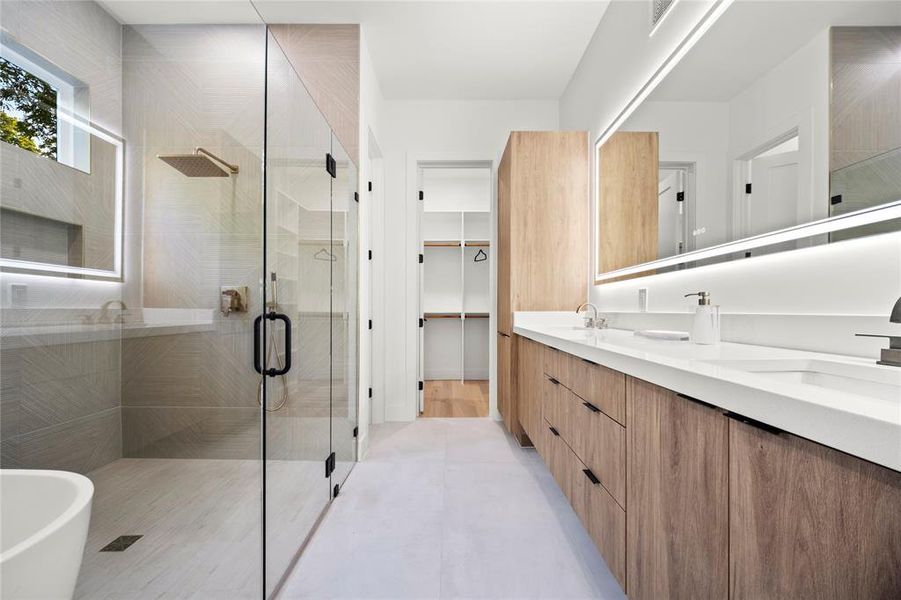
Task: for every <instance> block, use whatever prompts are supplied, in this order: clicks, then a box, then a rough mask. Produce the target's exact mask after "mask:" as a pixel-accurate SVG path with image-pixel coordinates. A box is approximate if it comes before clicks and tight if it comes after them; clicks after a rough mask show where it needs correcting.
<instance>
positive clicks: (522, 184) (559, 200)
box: [497, 131, 590, 444]
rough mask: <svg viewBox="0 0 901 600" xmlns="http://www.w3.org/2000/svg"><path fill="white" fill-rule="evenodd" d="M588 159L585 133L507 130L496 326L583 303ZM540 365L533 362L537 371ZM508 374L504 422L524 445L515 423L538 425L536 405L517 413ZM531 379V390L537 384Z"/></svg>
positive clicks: (519, 387) (519, 385)
mask: <svg viewBox="0 0 901 600" xmlns="http://www.w3.org/2000/svg"><path fill="white" fill-rule="evenodd" d="M589 165H590V156H589V143H588V133H587V132H585V131H514V132H511V133H510V137H509V138H508V140H507V145H506V147H505V148H504V153H503V156H502V157H501V161H500V164H499V165H498V173H497V178H498V182H497V186H498V188H497V202H498V206H497V216H498V231H497V241H498V244H497V328H498V331H500V332H502V333H505V334H507V335H513V313H514V312H515V311H542V310H575V309H576V307H577V306H579V304H581V303H582V302H584V301H585V298H586V296H587V290H586V287H585V273H586V271H587V269H588V263H589V258H590V257H589V256H588V253H586V252H585V251H584V250H585V248H586V247H587V246H588V244H589V221H588V219H589V207H590V204H589V197H588V182H589ZM514 347H515V344H514ZM517 352H518V350H516V349H515V348H514V350H513V353H514V354H515V353H517ZM513 360H514V361H515V358H514V359H513ZM512 364H514V365H516V362H514V363H512ZM542 370H543V368H542V366H541V362H539V363H538V374H539V375H540V373H541V372H542ZM512 374H513V375H512V379H513V383H512V388H513V389H514V390H515V391H514V393H513V394H511V396H510V402H509V403H508V404H507V405H506V406H505V411H506V414H504V423H505V425H506V426H507V428H508V430H509V431H510V432H511V433H512V434H513V435H514V437H516V438H517V439H518V440H519V442H520V443H521V444H527V443H528V440H527V439H526V438H525V435H524V432H523V429H526V431H528V430H529V429H532V430H534V429H535V428H536V427H538V426H539V425H540V423H538V419H536V418H535V415H540V412H538V410H537V409H539V408H540V406H539V405H540V403H538V402H536V405H535V409H536V410H535V412H533V413H532V414H521V409H522V406H521V405H520V400H521V398H520V392H523V393H525V400H527V401H528V400H531V397H530V396H529V393H530V392H529V391H528V390H527V386H526V384H525V383H524V382H520V381H518V374H519V371H518V370H517V369H516V368H515V367H514V368H513V370H512ZM538 383H539V385H538V386H536V387H533V388H532V393H535V394H538V393H539V391H540V390H541V389H542V388H541V385H540V381H538ZM536 400H537V398H536ZM520 425H522V428H520ZM532 433H534V431H532Z"/></svg>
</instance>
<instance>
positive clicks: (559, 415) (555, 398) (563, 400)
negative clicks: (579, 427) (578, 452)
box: [541, 377, 573, 444]
mask: <svg viewBox="0 0 901 600" xmlns="http://www.w3.org/2000/svg"><path fill="white" fill-rule="evenodd" d="M542 385H543V386H544V389H543V390H542V392H541V414H542V416H543V417H544V419H545V420H546V421H547V422H548V425H550V426H551V427H553V428H554V429H556V430H557V432H558V433H559V434H560V435H561V436H563V439H564V440H566V443H568V444H569V443H572V437H573V432H572V427H573V423H572V406H573V400H572V392H570V391H569V390H568V389H566V388H565V387H563V384H562V383H560V382H558V381H556V380H555V379H552V378H550V377H545V378H544V382H543V384H542Z"/></svg>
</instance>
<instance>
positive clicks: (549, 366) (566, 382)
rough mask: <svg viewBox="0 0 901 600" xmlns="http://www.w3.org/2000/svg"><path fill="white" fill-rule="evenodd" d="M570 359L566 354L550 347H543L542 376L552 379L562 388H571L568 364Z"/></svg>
mask: <svg viewBox="0 0 901 600" xmlns="http://www.w3.org/2000/svg"><path fill="white" fill-rule="evenodd" d="M571 361H572V357H571V356H570V355H569V354H567V353H566V352H561V351H560V350H557V349H556V348H551V347H550V346H545V347H544V374H545V375H547V376H548V377H553V378H554V379H556V380H557V381H559V382H560V383H561V384H563V386H564V387H568V388H571V387H572V382H571V380H572V374H571V373H570V362H571Z"/></svg>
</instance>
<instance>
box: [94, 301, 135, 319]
mask: <svg viewBox="0 0 901 600" xmlns="http://www.w3.org/2000/svg"><path fill="white" fill-rule="evenodd" d="M111 304H118V305H119V308H120V310H123V311H125V310H128V307H127V306H125V302H123V301H122V300H118V299H116V300H107V301H106V302H104V303H103V306H101V307H100V318H99V319H97V322H98V323H122V322H123V321H124V320H125V315H124V314H122V313H121V312H120V313H119V314H118V315H116V316H115V317H112V316H110V314H109V310H110V305H111Z"/></svg>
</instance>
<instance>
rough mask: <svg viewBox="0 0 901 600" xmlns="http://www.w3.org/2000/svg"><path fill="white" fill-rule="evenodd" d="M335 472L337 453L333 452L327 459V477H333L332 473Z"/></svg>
mask: <svg viewBox="0 0 901 600" xmlns="http://www.w3.org/2000/svg"><path fill="white" fill-rule="evenodd" d="M334 470H335V453H334V452H332V453H331V454H329V455H328V457H327V458H326V459H325V476H326V477H331V476H332V472H334Z"/></svg>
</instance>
